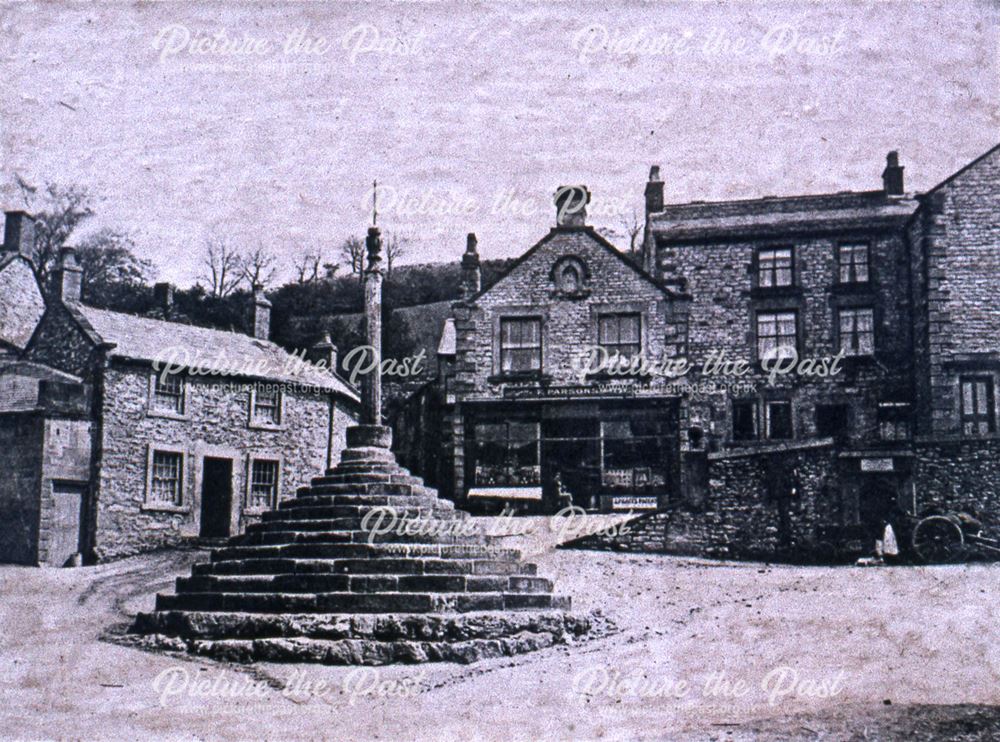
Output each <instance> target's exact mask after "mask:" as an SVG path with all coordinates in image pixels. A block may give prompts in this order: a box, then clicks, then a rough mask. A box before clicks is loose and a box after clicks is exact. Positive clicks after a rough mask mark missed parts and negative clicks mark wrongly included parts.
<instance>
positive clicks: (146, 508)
mask: <svg viewBox="0 0 1000 742" xmlns="http://www.w3.org/2000/svg"><path fill="white" fill-rule="evenodd" d="M139 510H141V511H142V512H144V513H171V514H173V515H185V514H188V513H190V512H191V508H190V506H188V505H160V504H156V503H149V502H144V503H142V505H140V506H139Z"/></svg>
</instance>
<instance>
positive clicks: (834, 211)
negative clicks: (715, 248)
mask: <svg viewBox="0 0 1000 742" xmlns="http://www.w3.org/2000/svg"><path fill="white" fill-rule="evenodd" d="M917 205H918V202H917V200H916V198H915V197H913V196H912V195H904V196H887V195H886V194H885V193H884V192H883V191H845V192H843V193H828V194H820V195H813V196H783V197H776V196H767V197H765V198H756V199H747V200H740V201H710V202H706V201H694V202H690V203H686V204H668V205H666V206H664V208H663V211H659V212H656V213H655V214H651V215H650V222H651V224H652V228H653V233H654V234H655V235H656V237H657V238H658V239H660V240H668V241H669V240H676V241H684V240H699V239H712V238H717V237H720V238H731V237H735V236H749V237H769V236H775V237H779V236H788V235H792V234H795V233H796V232H809V231H815V230H843V229H850V228H852V227H862V228H872V227H880V226H885V227H891V226H894V225H897V224H898V223H900V222H904V221H905V220H906V219H908V218H909V217H910V216H911V215H912V214H913V212H914V211H915V210H916V208H917Z"/></svg>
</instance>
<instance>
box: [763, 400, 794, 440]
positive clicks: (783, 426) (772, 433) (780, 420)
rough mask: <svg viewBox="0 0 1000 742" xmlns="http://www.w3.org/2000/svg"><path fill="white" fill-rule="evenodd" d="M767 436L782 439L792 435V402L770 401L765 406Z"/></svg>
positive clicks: (772, 438)
mask: <svg viewBox="0 0 1000 742" xmlns="http://www.w3.org/2000/svg"><path fill="white" fill-rule="evenodd" d="M764 409H765V418H766V419H765V423H766V426H767V437H768V438H770V439H771V440H782V439H786V438H791V437H792V403H791V402H787V401H781V402H768V403H767V405H766V406H765V408H764Z"/></svg>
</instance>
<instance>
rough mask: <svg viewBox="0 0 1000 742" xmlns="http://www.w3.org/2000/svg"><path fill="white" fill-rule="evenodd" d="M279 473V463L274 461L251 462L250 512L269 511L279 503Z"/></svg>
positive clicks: (248, 501)
mask: <svg viewBox="0 0 1000 742" xmlns="http://www.w3.org/2000/svg"><path fill="white" fill-rule="evenodd" d="M278 471H279V465H278V462H277V461H274V460H270V459H253V460H252V461H251V462H250V490H249V492H248V493H247V508H248V509H249V510H267V509H268V508H273V507H274V506H275V504H276V503H277V502H278Z"/></svg>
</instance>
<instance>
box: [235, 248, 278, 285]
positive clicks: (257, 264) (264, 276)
mask: <svg viewBox="0 0 1000 742" xmlns="http://www.w3.org/2000/svg"><path fill="white" fill-rule="evenodd" d="M276 263H277V258H275V257H274V253H272V252H271V251H270V250H268V249H267V248H265V247H261V246H258V247H257V248H256V249H254V250H253V251H251V252H249V253H247V254H246V255H245V256H244V257H243V258H242V260H241V261H240V266H241V268H242V271H243V279H244V280H245V281H246V282H247V284H248V285H249V286H250V290H251V291H253V290H254V289H255V288H257V287H261V288H267V287H268V286H269V285H270V284H271V282H272V281H274V275H275V273H276V267H275V264H276Z"/></svg>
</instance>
